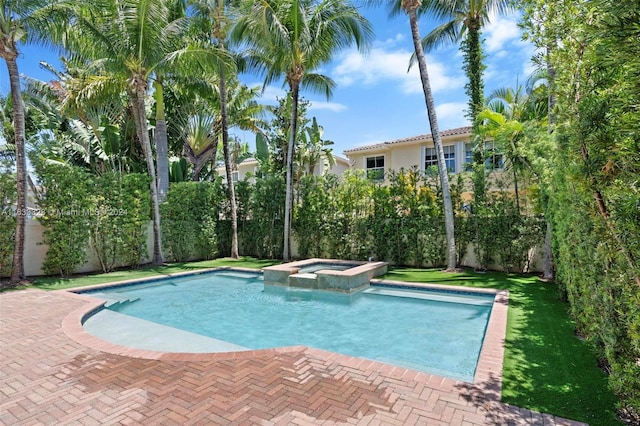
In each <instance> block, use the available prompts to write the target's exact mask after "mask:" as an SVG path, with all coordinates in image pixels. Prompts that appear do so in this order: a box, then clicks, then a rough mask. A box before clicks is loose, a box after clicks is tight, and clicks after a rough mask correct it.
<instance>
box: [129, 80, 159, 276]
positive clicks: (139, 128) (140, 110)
mask: <svg viewBox="0 0 640 426" xmlns="http://www.w3.org/2000/svg"><path fill="white" fill-rule="evenodd" d="M137 79H138V81H137V82H135V83H134V88H133V90H132V91H131V93H130V97H131V104H132V108H131V109H132V112H133V119H134V121H135V123H136V132H137V134H138V139H140V144H141V145H142V151H143V152H144V158H145V160H146V162H147V172H148V173H149V177H150V178H151V184H150V185H149V188H150V194H151V206H152V209H151V213H152V218H153V258H152V260H151V262H152V263H153V264H154V265H161V264H162V263H163V262H164V259H163V257H162V234H161V231H160V203H159V202H158V186H157V180H156V169H155V165H154V164H153V155H152V152H151V141H150V139H149V132H148V131H147V116H146V112H145V106H144V99H145V88H144V83H142V82H141V79H143V77H137Z"/></svg>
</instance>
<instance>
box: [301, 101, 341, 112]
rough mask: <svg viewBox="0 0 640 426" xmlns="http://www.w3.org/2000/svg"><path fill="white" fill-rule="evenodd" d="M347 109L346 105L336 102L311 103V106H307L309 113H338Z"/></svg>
mask: <svg viewBox="0 0 640 426" xmlns="http://www.w3.org/2000/svg"><path fill="white" fill-rule="evenodd" d="M345 109H347V106H346V105H343V104H340V103H337V102H326V101H311V105H309V111H313V110H327V111H333V112H340V111H344V110H345Z"/></svg>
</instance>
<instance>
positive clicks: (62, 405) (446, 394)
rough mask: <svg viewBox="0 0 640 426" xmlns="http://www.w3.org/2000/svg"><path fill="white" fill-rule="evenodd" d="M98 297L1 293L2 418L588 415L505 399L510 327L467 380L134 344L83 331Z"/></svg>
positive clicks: (325, 419) (320, 360) (511, 419)
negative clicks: (126, 345)
mask: <svg viewBox="0 0 640 426" xmlns="http://www.w3.org/2000/svg"><path fill="white" fill-rule="evenodd" d="M95 306H97V302H95V301H93V302H92V301H89V300H88V299H87V298H84V297H82V296H78V295H70V294H68V293H65V292H44V291H40V290H24V291H15V292H5V293H2V294H0V322H1V328H0V345H1V346H0V368H1V370H0V424H4V425H32V424H33V425H35V424H45V425H51V424H56V425H58V424H79V425H103V424H153V425H155V424H162V425H170V424H176V425H183V424H194V425H218V424H220V425H226V424H234V425H235V424H238V425H252V424H257V425H274V424H275V425H316V424H361V425H418V424H419V425H495V424H504V425H507V424H509V425H511V424H514V425H520V424H539V425H578V424H580V423H576V422H572V421H568V420H564V419H560V418H557V417H554V416H550V415H546V414H540V413H535V412H531V411H529V410H524V409H520V408H517V407H513V406H509V405H507V404H504V403H501V402H500V398H499V395H500V388H501V379H500V376H501V368H502V365H501V362H499V363H498V362H496V359H497V357H499V358H500V359H501V357H502V349H501V348H502V342H501V341H500V340H501V339H503V338H504V331H502V337H500V336H499V335H487V337H486V339H490V340H493V341H494V342H493V343H492V346H491V347H490V349H489V351H490V352H492V353H490V354H485V355H487V357H485V358H484V361H482V362H481V363H480V365H479V367H478V370H479V371H478V374H477V375H476V380H475V383H474V384H469V383H463V382H457V381H454V380H450V379H445V378H441V377H438V376H434V375H430V374H425V373H419V372H416V371H412V370H407V369H404V368H398V367H393V366H389V365H385V364H381V363H377V362H373V361H368V360H363V359H359V358H353V357H348V356H343V355H339V354H335V353H331V352H326V351H320V350H315V349H309V348H305V347H291V348H281V349H277V350H263V351H251V352H238V353H230V354H165V353H160V352H149V351H141V350H127V349H126V348H122V347H119V346H116V345H113V344H110V343H106V342H102V341H100V340H99V339H97V338H95V337H93V336H91V335H89V334H88V333H86V332H84V330H83V329H82V326H81V319H82V317H83V316H84V315H85V314H86V313H87V312H88V311H90V310H91V309H93V308H94V307H95ZM501 309H502V308H500V309H498V310H496V309H494V311H498V313H499V315H503V316H504V318H503V319H502V320H503V321H506V307H504V309H503V312H502V313H501ZM492 321H493V318H492ZM485 349H486V348H485ZM485 349H483V351H485Z"/></svg>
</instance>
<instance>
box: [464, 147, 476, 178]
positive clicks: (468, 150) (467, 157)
mask: <svg viewBox="0 0 640 426" xmlns="http://www.w3.org/2000/svg"><path fill="white" fill-rule="evenodd" d="M473 151H474V149H473V144H472V143H465V144H464V170H465V171H467V172H468V171H471V170H473V156H474V152H473Z"/></svg>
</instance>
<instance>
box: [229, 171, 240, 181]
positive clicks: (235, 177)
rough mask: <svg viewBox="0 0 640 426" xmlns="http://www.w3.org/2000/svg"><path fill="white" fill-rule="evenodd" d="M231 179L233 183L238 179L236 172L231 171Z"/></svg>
mask: <svg viewBox="0 0 640 426" xmlns="http://www.w3.org/2000/svg"><path fill="white" fill-rule="evenodd" d="M231 180H232V181H233V183H236V182H237V181H238V180H240V176H239V174H238V172H231Z"/></svg>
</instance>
